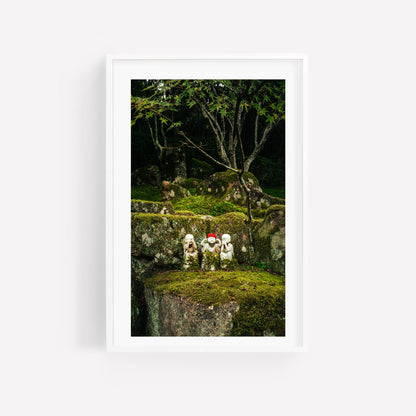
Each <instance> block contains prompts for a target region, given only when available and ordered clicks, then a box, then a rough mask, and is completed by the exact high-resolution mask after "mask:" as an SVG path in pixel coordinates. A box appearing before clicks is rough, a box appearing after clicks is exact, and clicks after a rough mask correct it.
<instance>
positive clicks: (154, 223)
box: [131, 205, 285, 273]
mask: <svg viewBox="0 0 416 416" xmlns="http://www.w3.org/2000/svg"><path fill="white" fill-rule="evenodd" d="M266 214H267V215H266V218H265V219H264V220H255V221H253V225H254V226H253V241H254V258H255V261H256V262H259V263H266V265H267V267H268V268H270V269H271V270H273V271H276V272H280V273H282V272H284V267H285V207H284V206H282V205H274V206H271V207H270V208H269V209H268V210H267V211H266ZM246 220H247V217H246V216H245V215H244V214H243V213H239V212H230V213H227V214H223V215H220V216H218V217H211V216H197V215H194V216H189V215H160V214H144V213H132V218H131V227H132V228H131V251H132V255H133V256H135V257H137V258H140V259H146V260H152V261H154V263H155V265H156V266H174V265H180V264H181V263H182V261H183V239H184V237H185V235H186V234H193V235H194V237H195V242H196V243H197V246H198V249H199V251H200V252H201V242H202V241H203V240H204V239H205V237H206V235H207V234H208V233H215V234H216V235H217V236H218V237H219V238H222V234H225V233H227V234H229V235H230V236H231V241H232V242H233V246H234V256H235V258H236V259H237V260H238V262H239V263H246V262H248V261H249V247H250V245H249V233H248V227H247V224H246Z"/></svg>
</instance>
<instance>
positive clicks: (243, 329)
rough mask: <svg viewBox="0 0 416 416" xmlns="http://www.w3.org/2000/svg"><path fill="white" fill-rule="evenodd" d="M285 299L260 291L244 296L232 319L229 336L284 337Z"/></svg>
mask: <svg viewBox="0 0 416 416" xmlns="http://www.w3.org/2000/svg"><path fill="white" fill-rule="evenodd" d="M284 335H285V299H284V297H283V296H282V297H277V298H276V297H275V296H273V295H270V294H269V293H267V292H264V291H261V292H259V293H256V295H249V296H246V297H245V298H244V299H242V301H241V302H240V309H239V311H238V312H237V313H236V314H235V316H234V318H233V328H232V330H231V336H246V337H247V336H284Z"/></svg>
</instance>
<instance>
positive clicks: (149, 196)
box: [131, 184, 162, 202]
mask: <svg viewBox="0 0 416 416" xmlns="http://www.w3.org/2000/svg"><path fill="white" fill-rule="evenodd" d="M131 199H141V200H143V201H159V202H160V201H162V191H161V190H160V189H159V188H156V187H155V186H152V185H148V184H143V185H140V186H132V187H131Z"/></svg>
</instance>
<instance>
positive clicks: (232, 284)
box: [144, 270, 285, 336]
mask: <svg viewBox="0 0 416 416" xmlns="http://www.w3.org/2000/svg"><path fill="white" fill-rule="evenodd" d="M144 286H145V299H146V304H147V329H146V334H147V335H151V336H284V335H285V281H284V278H282V277H279V276H276V275H272V274H270V273H268V272H265V271H259V270H257V271H239V270H237V271H217V272H201V271H199V272H185V271H169V272H164V273H159V274H156V275H154V276H152V277H151V278H149V279H147V280H146V281H145V284H144Z"/></svg>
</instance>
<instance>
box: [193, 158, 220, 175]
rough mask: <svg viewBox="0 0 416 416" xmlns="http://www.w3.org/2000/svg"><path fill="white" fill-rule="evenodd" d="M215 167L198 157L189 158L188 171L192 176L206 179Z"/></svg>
mask: <svg viewBox="0 0 416 416" xmlns="http://www.w3.org/2000/svg"><path fill="white" fill-rule="evenodd" d="M214 172H215V169H214V168H213V167H212V166H211V165H210V164H209V163H207V162H204V161H203V160H199V159H195V158H193V159H191V164H190V168H189V173H190V176H191V177H192V178H198V179H207V178H209V177H210V176H211V175H212V174H213V173H214Z"/></svg>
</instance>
